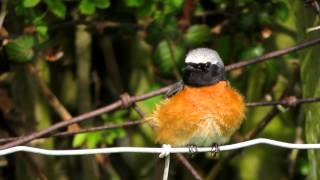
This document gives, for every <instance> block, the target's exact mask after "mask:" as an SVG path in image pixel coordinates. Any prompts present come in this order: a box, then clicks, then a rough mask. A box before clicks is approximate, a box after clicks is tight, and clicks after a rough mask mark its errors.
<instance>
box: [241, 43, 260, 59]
mask: <svg viewBox="0 0 320 180" xmlns="http://www.w3.org/2000/svg"><path fill="white" fill-rule="evenodd" d="M264 51H265V49H264V47H263V46H262V45H258V46H255V47H252V48H248V49H246V50H244V51H242V53H241V54H240V59H250V58H254V57H257V56H261V55H262V54H263V53H264Z"/></svg>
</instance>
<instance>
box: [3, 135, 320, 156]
mask: <svg viewBox="0 0 320 180" xmlns="http://www.w3.org/2000/svg"><path fill="white" fill-rule="evenodd" d="M258 144H266V145H271V146H275V147H281V148H286V149H320V144H294V143H288V142H282V141H276V140H272V139H265V138H257V139H253V140H248V141H244V142H240V143H235V144H229V145H223V146H219V151H230V150H235V149H243V148H246V147H250V146H254V145H258ZM212 150H215V149H213V148H212V147H198V148H197V153H204V152H212ZM16 152H31V153H36V154H42V155H48V156H76V155H91V154H114V153H149V154H160V153H165V154H166V153H170V154H171V153H194V152H190V149H189V147H177V148H169V149H168V148H148V147H111V148H96V149H76V150H48V149H41V148H35V147H29V146H15V147H11V148H8V149H3V150H0V156H4V155H8V154H12V153H16Z"/></svg>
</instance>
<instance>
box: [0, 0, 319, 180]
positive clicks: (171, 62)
mask: <svg viewBox="0 0 320 180" xmlns="http://www.w3.org/2000/svg"><path fill="white" fill-rule="evenodd" d="M187 2H189V1H183V0H154V1H151V0H123V1H116V0H115V1H111V0H71V1H70V0H68V1H65V0H8V3H9V6H8V8H7V12H9V13H8V14H7V16H6V18H5V23H4V28H5V30H7V31H8V34H9V37H8V38H7V37H3V39H4V40H8V41H9V44H5V43H6V41H4V42H3V44H4V46H3V47H4V48H2V51H4V52H5V53H3V56H1V60H2V59H5V60H7V61H1V60H0V63H4V64H5V65H4V66H2V64H1V66H0V67H1V68H0V69H1V70H0V84H5V85H4V86H1V89H0V92H2V91H3V90H7V91H9V92H10V93H9V94H10V95H11V94H12V96H13V99H14V100H15V101H14V102H13V104H14V103H16V102H23V103H25V105H20V104H19V103H17V104H15V109H17V110H18V111H19V112H20V111H21V112H23V114H27V115H28V121H27V123H28V126H30V127H32V128H30V129H31V130H29V129H28V130H26V132H29V131H34V130H36V129H37V128H41V129H42V128H45V127H47V126H50V124H54V123H56V121H51V120H52V119H55V120H58V119H57V118H56V117H57V116H56V113H55V112H54V109H53V108H51V107H50V105H49V103H48V101H47V99H45V98H44V96H43V95H41V94H40V90H41V89H40V88H38V85H37V84H36V83H35V81H34V78H33V77H31V76H30V75H29V74H28V73H27V72H26V70H25V69H24V68H23V67H24V66H23V65H20V64H17V63H26V62H30V61H32V64H34V65H35V66H37V69H38V70H39V72H40V74H41V75H43V74H44V72H45V76H41V78H43V79H44V80H45V81H46V83H47V84H48V85H49V87H50V89H51V90H52V91H53V92H54V94H55V95H56V96H57V97H58V99H59V100H60V101H61V102H63V104H64V105H65V106H66V108H67V109H68V110H70V111H71V113H72V114H74V115H77V113H80V112H84V111H88V110H90V109H95V108H97V107H101V106H104V105H106V104H109V103H111V102H113V101H115V100H118V99H119V95H120V94H122V93H123V92H128V93H130V94H131V95H137V94H143V93H146V92H149V91H152V90H156V89H159V88H161V87H164V86H166V85H169V84H172V83H174V82H176V81H177V80H180V79H181V75H180V74H179V71H180V69H181V68H182V67H183V65H184V58H185V55H186V54H187V52H188V50H190V49H193V48H196V47H209V48H212V49H215V50H217V51H218V52H219V54H220V56H221V57H222V59H223V61H224V63H225V64H226V65H228V64H232V63H236V62H239V61H241V60H250V59H251V58H255V57H257V56H260V55H263V54H264V53H266V52H269V51H273V50H277V49H280V47H281V48H283V47H288V46H290V45H292V44H290V43H292V42H295V41H297V39H296V35H297V34H298V33H299V34H305V29H306V28H308V27H311V26H313V25H314V24H317V21H313V18H315V16H316V15H315V14H314V13H311V11H310V15H309V16H308V17H304V18H305V19H304V20H294V19H292V18H293V17H295V14H293V12H292V8H291V7H290V8H289V7H288V6H290V5H291V4H292V3H293V1H289V0H271V1H254V0H239V1H227V0H207V1H192V2H193V3H190V4H188V3H187ZM294 2H295V3H297V2H296V1H294ZM299 2H300V1H299ZM300 3H302V1H301V2H300ZM298 7H299V11H296V12H299V13H296V15H298V16H305V15H308V14H306V13H300V12H302V10H301V9H305V7H304V6H303V5H301V4H300V5H299V6H298ZM309 21H311V22H309ZM294 22H299V23H302V24H303V25H306V27H303V28H301V29H302V30H301V32H298V33H297V32H295V31H296V29H295V28H294V27H293V26H294V24H293V23H294ZM79 23H81V24H80V25H79ZM80 28H81V32H82V33H83V34H85V35H86V40H87V43H83V41H81V38H82V37H83V36H81V35H79V34H78V33H79V29H80ZM313 34H314V35H315V36H316V35H317V33H316V32H313ZM1 37H2V34H1ZM283 37H285V38H283ZM312 38H314V37H312ZM288 39H289V40H288ZM301 39H305V38H301ZM288 42H289V43H288ZM299 42H300V40H299ZM0 51H1V50H0ZM317 52H320V51H317V50H313V51H312V52H310V54H311V55H310V54H307V53H309V52H304V53H306V55H305V56H303V58H300V57H298V56H297V55H296V54H294V55H292V56H284V57H281V58H276V59H273V60H270V61H268V62H264V63H261V64H259V65H258V64H257V65H251V66H248V67H244V68H241V69H237V70H234V71H231V72H227V79H228V81H229V82H230V84H231V85H232V86H233V87H235V88H236V89H237V90H239V91H240V92H241V93H242V94H243V95H244V98H245V99H246V100H247V101H265V100H277V99H278V98H279V96H280V95H281V94H282V93H283V91H284V89H286V87H287V86H288V82H289V81H290V79H291V78H292V77H293V73H292V72H293V68H292V67H290V66H293V65H295V66H299V63H300V62H301V61H299V60H300V59H303V62H302V65H303V66H302V67H303V68H302V76H301V77H302V80H303V81H300V80H299V79H298V80H297V81H298V82H297V85H296V86H295V87H293V88H292V89H291V91H290V95H296V96H298V97H300V96H302V94H303V95H304V96H305V97H310V96H313V95H314V94H319V93H318V92H319V90H318V89H317V88H315V84H319V83H317V81H318V79H319V78H318V77H319V76H316V74H318V69H319V68H318V67H319V65H318V64H319V63H318V62H319V61H315V60H317V57H318V56H319V55H318V54H319V53H317ZM55 57H59V58H55ZM82 57H85V58H82ZM298 59H299V60H298ZM83 60H84V61H83ZM80 62H81V63H80ZM39 64H41V66H39ZM83 65H85V66H83ZM5 66H6V67H5ZM84 67H85V69H87V70H86V73H83V69H84ZM7 74H9V76H11V74H14V78H13V82H10V81H11V80H10V78H9V80H5V81H4V82H2V79H3V77H6V76H7ZM28 75H29V76H28ZM18 78H21V79H20V80H19V81H18ZM27 79H28V80H27ZM81 80H85V81H83V82H82V81H81ZM80 81H81V82H82V83H79V82H80ZM25 84H28V85H30V84H32V85H33V86H32V87H33V88H32V89H31V88H29V89H28V88H26V87H25ZM301 84H308V85H303V86H304V87H303V88H302V89H301V88H300V86H299V85H301ZM11 89H12V92H11V91H10V90H11ZM26 90H27V91H26ZM302 91H303V93H302ZM83 92H85V93H83ZM37 93H38V94H39V95H37V96H35V94H37ZM83 94H85V98H84V96H83ZM35 97H37V98H35ZM1 98H2V96H1V97H0V101H1V102H2V100H3V99H1ZM41 98H42V99H41ZM39 99H40V100H41V102H42V103H36V101H38V100H39ZM84 99H85V100H84ZM163 99H164V97H163V96H156V97H153V98H150V99H147V100H145V101H141V102H138V103H137V104H138V105H139V107H140V108H141V109H142V110H143V111H144V113H145V115H146V118H148V117H149V116H150V115H151V113H152V112H153V110H154V108H155V107H156V105H157V104H159V103H161V101H162V100H163ZM21 104H22V103H21ZM80 104H81V107H85V110H84V109H83V108H80ZM82 105H83V106H82ZM39 106H40V107H39ZM44 106H46V107H44ZM1 108H2V107H1V106H0V111H1V112H7V111H3V109H1ZM304 108H305V110H307V115H308V116H307V118H306V121H307V122H308V123H307V127H306V128H307V131H308V132H310V133H308V135H307V139H308V140H310V139H313V138H314V139H315V138H317V136H315V135H317V133H316V129H314V127H318V126H316V125H313V124H310V123H316V122H317V121H315V120H314V119H315V118H316V117H318V116H319V115H318V109H319V108H318V105H317V104H316V103H314V104H312V105H311V104H310V105H308V106H304ZM44 109H46V111H47V112H45V113H41V112H40V111H43V110H44ZM270 109H271V107H258V108H248V109H247V114H246V121H245V123H244V124H243V126H242V128H241V129H240V131H239V134H240V135H246V134H247V133H248V132H250V131H251V130H252V129H254V128H255V127H256V126H257V124H258V123H260V122H261V119H262V118H263V117H264V116H265V115H266V114H267V113H268V111H269V110H270ZM1 112H0V114H2V113H1ZM8 112H11V111H8ZM12 112H15V111H12ZM39 112H40V113H39ZM300 112H302V109H301V107H300V106H297V107H295V108H291V109H288V111H287V112H285V113H281V114H280V115H279V116H277V117H276V118H274V119H272V121H271V124H269V125H268V126H267V128H266V129H264V130H263V132H262V134H260V136H261V137H266V138H269V137H271V138H274V139H279V140H286V141H293V140H294V139H295V138H296V135H295V129H296V124H298V123H296V121H298V119H299V118H301V115H299V114H300ZM33 114H38V115H37V116H32V115H33ZM43 114H46V115H43ZM15 116H16V114H14V117H15ZM43 116H48V117H49V116H50V118H48V117H43ZM1 117H2V116H1ZM7 117H11V116H7V114H4V116H3V117H2V119H4V120H7V121H5V122H4V123H6V125H7V124H8V125H10V126H12V127H13V128H12V129H14V130H16V129H17V130H20V129H23V128H24V127H25V126H17V128H16V127H15V124H13V123H12V122H14V123H16V122H17V120H14V121H12V120H11V119H9V121H8V119H7ZM21 119H22V120H21ZM29 119H31V120H34V121H35V122H34V123H35V124H41V123H43V122H42V120H43V119H46V122H45V124H42V125H41V127H38V126H36V125H34V124H32V123H30V122H29ZM137 119H141V117H140V116H139V115H138V114H137V113H136V112H135V111H134V110H132V109H130V110H126V111H122V110H121V111H114V112H111V113H108V114H104V115H102V116H101V117H100V118H97V119H96V120H92V121H87V123H86V122H85V123H84V124H81V126H82V127H83V128H84V127H92V126H100V125H104V124H120V123H123V122H126V121H131V120H137ZM18 120H21V121H23V122H25V119H23V118H20V119H18ZM5 127H6V126H4V127H2V129H1V130H3V131H4V132H5V131H6V128H5ZM12 129H11V130H12ZM23 130H25V129H23ZM26 132H24V131H23V133H24V134H25V133H26ZM302 138H303V139H304V137H302ZM51 141H52V142H54V143H52V147H50V148H52V149H54V148H64V147H63V145H66V144H68V145H69V144H70V142H69V139H67V138H66V140H65V139H63V138H61V139H59V140H58V141H57V140H56V139H55V138H51ZM60 141H61V142H60ZM111 145H112V146H117V145H128V146H158V145H157V144H155V142H154V137H153V132H152V128H151V127H150V126H149V125H147V123H146V124H143V125H138V126H135V127H133V128H131V129H126V128H117V129H108V130H104V131H98V132H90V133H83V134H79V135H76V136H75V137H74V139H73V141H72V146H73V147H85V148H95V147H105V146H111ZM244 151H246V153H244V154H243V156H238V158H236V159H234V161H232V162H230V163H229V162H226V167H227V168H228V172H234V173H226V172H227V171H224V170H223V171H221V172H220V174H219V177H215V178H210V177H211V176H210V172H216V171H212V170H210V169H208V168H207V167H209V166H208V162H210V160H211V158H210V159H208V158H207V157H205V156H198V155H197V157H196V161H197V169H201V174H202V175H203V176H207V177H204V179H219V178H220V177H223V178H225V179H262V180H263V179H270V177H271V178H272V179H281V178H282V179H283V178H284V179H290V178H292V179H295V178H296V177H298V178H303V179H305V178H306V176H307V174H308V173H310V172H316V171H317V170H318V168H315V167H314V166H313V164H311V163H310V164H308V159H307V155H306V153H300V152H299V154H298V157H297V164H296V167H295V172H294V173H295V174H294V175H293V177H289V175H288V173H287V172H286V171H284V170H283V169H287V164H283V163H279V161H281V162H285V161H286V162H287V161H288V159H287V157H289V151H287V150H282V149H278V148H266V147H264V146H257V147H255V148H252V149H244ZM309 155H310V157H312V158H310V159H311V160H310V161H315V160H317V159H316V158H317V157H318V156H319V155H318V153H317V152H316V151H312V152H311V153H309ZM222 156H224V155H223V154H222ZM119 157H121V158H119ZM270 157H276V158H273V160H272V161H268V159H270ZM13 158H14V157H13ZM73 158H74V157H71V158H65V159H61V161H62V163H56V160H55V159H52V164H53V163H54V164H55V166H54V167H51V166H50V167H44V172H50V173H51V172H54V173H56V174H59V175H58V176H51V175H48V179H55V178H56V179H57V178H58V179H59V178H60V177H66V174H68V175H69V174H72V173H73V170H74V169H79V168H81V169H82V171H81V172H80V171H79V172H76V173H77V176H79V177H83V178H84V179H90V178H91V179H99V178H101V177H106V178H108V179H113V178H115V177H116V178H118V179H123V178H124V179H128V178H126V177H123V178H122V176H123V175H124V176H125V175H126V174H128V176H129V179H130V178H131V179H152V178H154V177H155V174H154V173H153V172H155V167H154V161H153V159H154V156H146V155H145V154H140V155H139V154H130V155H127V154H121V155H120V156H110V159H108V163H107V164H106V166H99V169H95V168H96V167H98V165H97V163H96V161H95V158H91V157H90V158H87V159H85V158H83V157H80V158H79V162H80V161H81V163H74V159H73ZM44 159H46V158H44ZM70 159H72V160H71V161H70ZM88 159H89V161H88ZM109 160H110V161H109ZM43 161H45V162H41V164H46V163H47V164H51V162H47V160H43ZM59 161H60V160H59ZM69 161H70V162H69ZM16 162H17V161H12V160H11V158H9V159H8V163H9V164H12V165H14V166H16V167H17V168H16V169H28V168H24V167H21V166H20V164H18V163H16ZM77 162H78V160H77ZM99 162H100V161H99ZM101 162H102V161H101ZM101 162H100V163H101ZM191 163H193V162H192V161H191ZM59 164H63V167H59ZM74 164H76V165H74ZM252 164H254V168H251V169H250V173H248V168H250V165H251V166H252ZM48 168H52V170H50V169H49V170H48ZM222 168H224V167H223V166H222ZM5 169H7V168H5ZM66 171H67V172H68V173H66ZM156 171H157V170H156ZM171 171H176V175H175V177H176V179H181V180H184V179H190V177H189V175H188V173H187V172H186V171H185V170H184V169H183V168H177V169H171ZM10 172H11V171H10ZM70 172H71V173H70ZM99 172H103V173H104V174H103V175H101V176H100V174H98V173H99ZM0 173H2V174H8V172H5V173H3V172H2V171H1V170H0ZM85 174H87V176H86V177H90V178H85ZM96 174H98V175H96ZM120 175H121V176H120ZM220 175H221V176H220ZM15 176H21V177H17V178H16V179H23V178H25V177H37V174H36V175H34V176H30V175H29V176H26V175H25V174H22V173H16V175H15ZM15 176H13V175H11V174H10V178H11V177H15ZM91 176H95V177H91ZM120 177H121V178H120ZM4 178H5V179H6V178H7V179H8V177H4Z"/></svg>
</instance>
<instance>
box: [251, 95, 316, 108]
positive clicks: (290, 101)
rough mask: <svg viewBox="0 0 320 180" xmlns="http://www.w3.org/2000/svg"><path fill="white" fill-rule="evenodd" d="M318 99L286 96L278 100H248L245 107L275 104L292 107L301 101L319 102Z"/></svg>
mask: <svg viewBox="0 0 320 180" xmlns="http://www.w3.org/2000/svg"><path fill="white" fill-rule="evenodd" d="M319 101H320V97H314V98H303V99H297V98H296V97H295V96H288V97H285V98H284V99H282V100H280V101H265V102H249V103H247V104H246V105H247V107H255V106H275V105H283V106H289V107H292V106H296V105H298V104H302V103H313V102H319Z"/></svg>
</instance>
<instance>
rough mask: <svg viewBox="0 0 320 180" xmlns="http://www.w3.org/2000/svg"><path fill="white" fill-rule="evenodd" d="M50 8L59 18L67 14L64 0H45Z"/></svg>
mask: <svg viewBox="0 0 320 180" xmlns="http://www.w3.org/2000/svg"><path fill="white" fill-rule="evenodd" d="M45 3H46V4H47V6H48V8H49V10H50V11H51V12H52V13H53V14H54V15H56V16H57V17H59V18H65V16H66V10H67V8H66V5H65V4H64V3H63V0H45Z"/></svg>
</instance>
